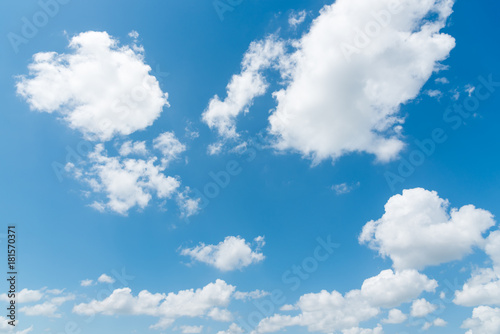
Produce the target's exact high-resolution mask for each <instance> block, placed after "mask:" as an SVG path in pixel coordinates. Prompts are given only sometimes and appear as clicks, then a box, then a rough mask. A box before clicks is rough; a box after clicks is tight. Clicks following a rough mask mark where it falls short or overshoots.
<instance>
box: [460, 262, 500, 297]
mask: <svg viewBox="0 0 500 334" xmlns="http://www.w3.org/2000/svg"><path fill="white" fill-rule="evenodd" d="M453 302H454V303H455V304H458V305H462V306H480V305H500V276H499V275H498V273H496V272H495V271H494V270H492V269H489V268H488V269H479V270H478V271H477V272H475V273H473V275H472V277H471V278H470V279H469V280H468V281H467V282H466V283H465V284H464V286H463V288H462V290H461V291H460V290H459V291H455V299H454V300H453Z"/></svg>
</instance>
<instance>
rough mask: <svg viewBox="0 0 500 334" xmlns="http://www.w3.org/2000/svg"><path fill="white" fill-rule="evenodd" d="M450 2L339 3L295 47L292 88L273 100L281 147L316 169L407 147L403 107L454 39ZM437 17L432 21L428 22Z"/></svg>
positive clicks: (273, 123) (348, 0)
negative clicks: (347, 157)
mask: <svg viewBox="0 0 500 334" xmlns="http://www.w3.org/2000/svg"><path fill="white" fill-rule="evenodd" d="M452 5H453V1H452V0H425V1H418V0H411V1H404V2H401V1H393V0H376V1H373V0H338V1H335V3H333V4H332V5H330V6H325V7H324V8H323V9H322V10H321V14H320V15H319V17H317V18H316V19H315V20H314V22H313V24H312V26H311V28H310V31H309V32H308V33H307V34H305V35H304V36H303V37H302V38H301V39H300V40H299V41H297V42H295V44H294V45H295V46H296V47H297V51H296V52H295V53H294V54H293V55H291V61H289V62H290V63H291V64H292V65H293V66H292V67H291V68H288V71H289V76H290V84H289V85H288V86H287V87H286V88H285V89H282V90H280V91H278V92H275V93H274V96H275V98H276V100H277V103H278V105H277V107H276V110H275V111H274V113H273V114H272V115H271V116H270V117H269V122H270V132H271V133H272V134H274V135H276V137H277V143H276V147H277V148H278V149H280V150H293V151H297V152H300V153H301V154H303V155H304V156H306V157H309V158H312V159H314V162H319V161H321V160H323V159H326V158H332V159H336V158H338V157H339V156H341V155H343V154H347V153H350V152H368V153H372V154H375V155H376V157H377V158H378V159H379V160H382V161H386V160H389V159H392V158H394V157H395V156H396V155H397V154H398V153H399V152H400V151H401V149H402V148H403V146H404V145H403V142H402V141H401V140H400V139H399V137H398V132H399V130H398V124H400V123H402V122H403V120H402V119H401V118H400V117H399V116H398V112H399V108H400V106H401V105H402V104H404V103H407V102H408V101H410V100H412V99H414V98H415V97H416V96H417V95H418V94H419V92H420V89H421V88H422V86H423V85H424V83H425V82H426V81H427V80H428V79H429V77H430V76H431V75H432V73H433V72H434V71H436V70H437V69H439V61H442V60H444V59H446V58H447V57H448V55H449V52H450V50H451V49H452V48H453V47H454V46H455V40H454V39H453V38H452V37H451V36H449V35H446V34H442V33H440V32H439V31H440V30H441V29H442V28H443V27H444V25H445V22H446V19H447V18H448V16H449V15H450V14H451V12H452V11H451V6H452ZM431 17H432V19H431Z"/></svg>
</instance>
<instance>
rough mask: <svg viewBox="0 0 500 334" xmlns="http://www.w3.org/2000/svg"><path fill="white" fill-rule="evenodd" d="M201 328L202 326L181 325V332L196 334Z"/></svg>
mask: <svg viewBox="0 0 500 334" xmlns="http://www.w3.org/2000/svg"><path fill="white" fill-rule="evenodd" d="M202 330H203V326H181V333H182V334H198V333H201V331H202Z"/></svg>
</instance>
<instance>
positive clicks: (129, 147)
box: [119, 140, 148, 157]
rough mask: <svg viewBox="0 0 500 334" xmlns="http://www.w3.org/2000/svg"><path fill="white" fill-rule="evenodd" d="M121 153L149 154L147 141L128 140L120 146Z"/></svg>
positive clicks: (124, 154) (122, 154) (126, 154)
mask: <svg viewBox="0 0 500 334" xmlns="http://www.w3.org/2000/svg"><path fill="white" fill-rule="evenodd" d="M119 152H120V155H121V156H124V157H125V156H128V155H131V154H134V155H146V154H148V150H147V149H146V142H145V141H134V142H133V141H131V140H128V141H126V142H125V143H123V144H122V146H121V147H120V151H119Z"/></svg>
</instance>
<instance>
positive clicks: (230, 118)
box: [203, 36, 284, 138]
mask: <svg viewBox="0 0 500 334" xmlns="http://www.w3.org/2000/svg"><path fill="white" fill-rule="evenodd" d="M283 54H284V43H283V42H281V41H277V40H276V38H275V37H274V36H270V37H269V38H267V39H265V40H263V41H258V42H253V43H252V44H250V47H249V49H248V51H247V52H246V54H245V56H244V58H243V62H242V64H241V67H242V69H241V73H240V74H238V75H234V76H233V77H232V79H231V82H230V83H229V84H228V85H227V97H226V98H225V99H224V100H223V101H221V100H220V98H219V96H217V95H215V96H214V97H213V98H212V99H211V100H210V102H209V105H208V108H207V109H206V110H205V111H204V113H203V121H204V122H205V123H206V124H207V125H208V126H209V127H210V128H211V129H215V130H217V132H218V134H219V135H220V136H222V137H223V138H235V137H237V136H238V134H237V132H236V125H235V122H236V117H237V116H238V115H240V114H241V113H244V112H246V111H248V108H249V107H250V106H251V104H252V102H253V99H254V98H255V97H257V96H260V95H263V94H264V93H265V92H266V90H267V87H268V83H267V82H266V81H265V79H264V77H263V75H262V71H263V70H264V69H266V68H268V67H269V66H271V65H273V64H275V63H276V61H277V59H278V58H279V57H280V56H282V55H283Z"/></svg>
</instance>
